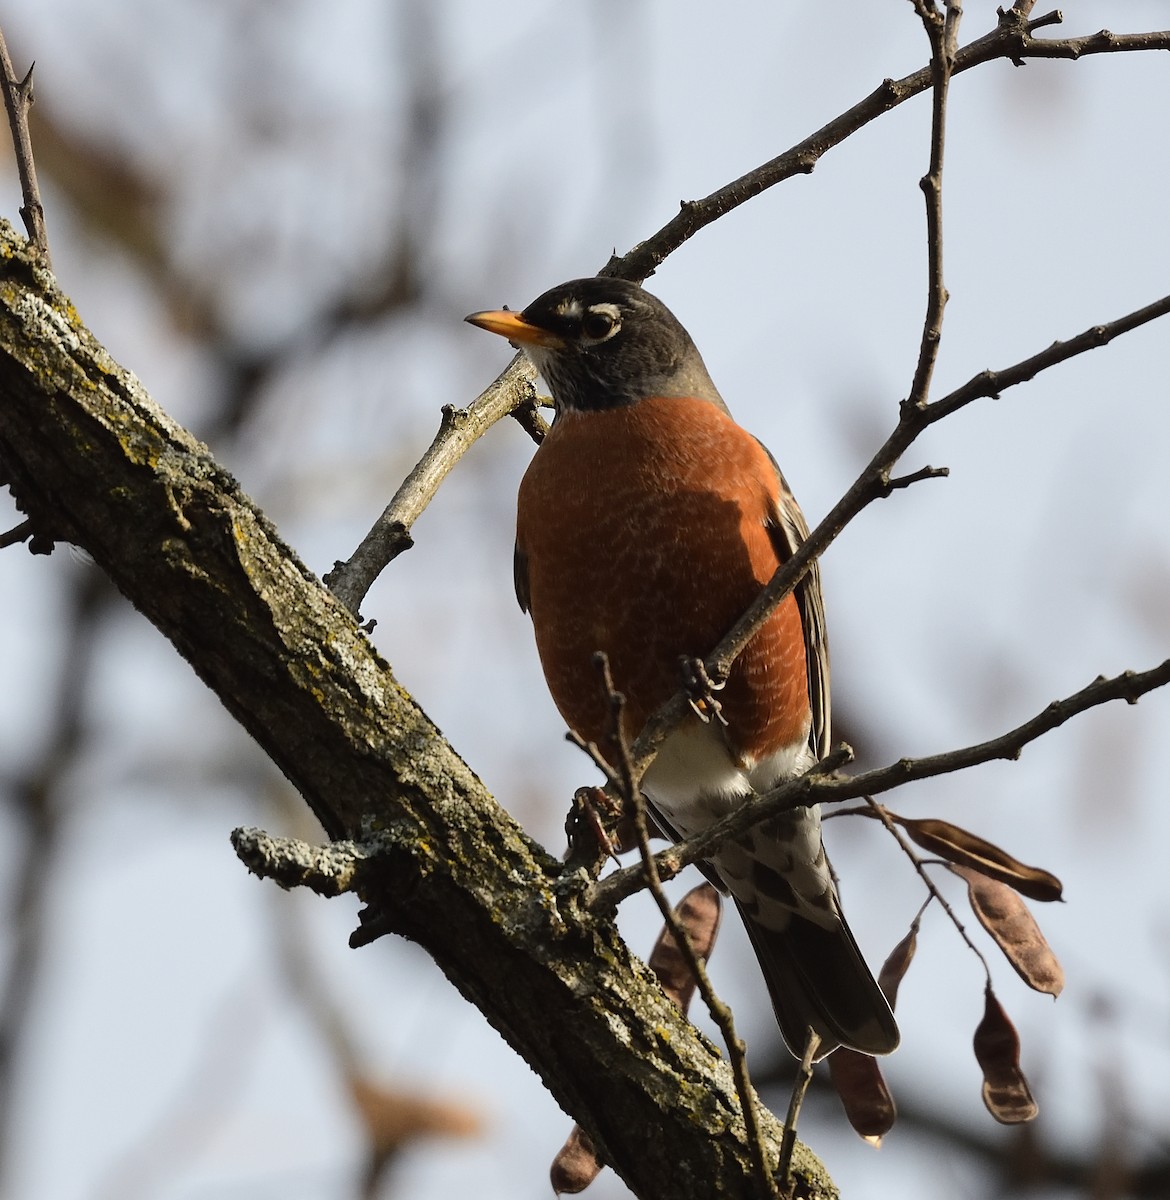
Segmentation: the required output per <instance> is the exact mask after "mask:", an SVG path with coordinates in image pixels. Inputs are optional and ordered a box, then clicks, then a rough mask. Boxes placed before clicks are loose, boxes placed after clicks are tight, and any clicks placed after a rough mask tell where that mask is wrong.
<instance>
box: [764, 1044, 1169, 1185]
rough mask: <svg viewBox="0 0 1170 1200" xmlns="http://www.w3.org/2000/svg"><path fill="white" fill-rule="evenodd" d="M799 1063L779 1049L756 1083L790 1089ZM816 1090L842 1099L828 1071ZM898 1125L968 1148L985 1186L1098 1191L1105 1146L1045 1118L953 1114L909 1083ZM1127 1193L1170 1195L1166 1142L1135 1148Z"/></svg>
mask: <svg viewBox="0 0 1170 1200" xmlns="http://www.w3.org/2000/svg"><path fill="white" fill-rule="evenodd" d="M1086 1040H1087V1041H1088V1042H1090V1043H1092V1042H1093V1041H1094V1040H1095V1038H1094V1033H1093V1032H1089V1033H1087V1034H1086ZM794 1066H795V1064H794V1063H793V1061H792V1059H791V1058H789V1057H788V1056H787V1055H776V1056H775V1057H774V1058H773V1059H772V1060H771V1061H769V1062H766V1063H763V1064H761V1065H759V1066H757V1067H756V1069H755V1071H754V1072H753V1076H754V1078H755V1080H756V1085H757V1086H758V1087H759V1088H760V1089H761V1090H771V1089H775V1090H776V1091H778V1092H785V1091H787V1089H788V1088H790V1087H791V1086H792V1073H793V1069H794ZM812 1091H813V1093H814V1095H815V1098H816V1100H817V1102H818V1105H823V1106H826V1107H828V1106H830V1105H832V1106H833V1107H836V1096H835V1094H834V1090H833V1085H832V1083H831V1082H830V1080H829V1079H828V1077H827V1075H826V1074H824V1073H823V1072H818V1073H817V1074H816V1075H814V1076H813V1084H812ZM1041 1099H1043V1097H1041ZM1106 1104H1108V1100H1107V1098H1106V1097H1104V1096H1102V1107H1103V1108H1104V1107H1105V1105H1106ZM1094 1125H1095V1127H1099V1125H1097V1124H1096V1123H1094ZM898 1130H899V1132H900V1133H901V1134H909V1135H911V1136H913V1135H918V1136H919V1137H921V1138H924V1139H927V1140H928V1141H929V1142H932V1143H936V1144H937V1147H938V1150H939V1151H940V1152H945V1153H946V1155H947V1161H948V1162H953V1161H954V1156H955V1155H957V1154H961V1155H965V1156H966V1157H967V1158H968V1159H970V1160H972V1161H973V1162H975V1163H977V1164H978V1165H979V1166H980V1167H982V1168H983V1169H984V1170H985V1171H987V1172H988V1173H989V1175H990V1176H991V1179H992V1181H993V1182H991V1183H990V1185H989V1186H988V1187H987V1188H986V1189H984V1190H983V1191H982V1192H981V1193H980V1194H984V1195H989V1196H997V1197H1008V1196H1011V1197H1019V1198H1023V1197H1027V1196H1036V1197H1051V1196H1052V1195H1053V1193H1054V1191H1056V1190H1059V1191H1060V1192H1061V1193H1062V1194H1063V1193H1064V1192H1065V1191H1067V1194H1068V1195H1070V1196H1085V1197H1090V1196H1097V1195H1098V1193H1097V1192H1096V1191H1094V1189H1093V1185H1094V1183H1095V1182H1096V1181H1097V1180H1098V1179H1099V1176H1100V1169H1101V1157H1102V1156H1101V1154H1100V1153H1096V1154H1095V1153H1094V1149H1093V1147H1092V1146H1091V1145H1088V1144H1085V1142H1084V1141H1082V1143H1081V1144H1080V1145H1077V1146H1071V1147H1064V1146H1053V1145H1050V1144H1048V1143H1047V1142H1046V1141H1045V1139H1044V1123H1043V1122H1042V1121H1041V1122H1034V1123H1032V1124H1030V1125H1019V1126H1015V1127H1014V1128H1012V1129H1011V1130H1010V1132H1009V1131H1008V1130H1006V1129H1004V1128H1003V1127H1002V1126H991V1125H988V1124H986V1123H983V1124H978V1123H975V1122H972V1121H967V1120H961V1119H952V1118H951V1117H950V1116H948V1114H947V1112H946V1109H945V1108H944V1107H943V1106H940V1105H939V1104H938V1103H937V1102H936V1101H935V1100H934V1098H932V1097H930V1096H926V1095H922V1096H916V1095H914V1094H913V1093H910V1094H908V1093H907V1089H906V1087H905V1085H903V1086H902V1087H901V1088H900V1089H899V1093H898ZM1131 1132H1132V1131H1131ZM973 1194H974V1193H973ZM1124 1195H1125V1196H1127V1197H1130V1198H1131V1200H1165V1197H1166V1196H1170V1156H1168V1155H1167V1154H1166V1152H1165V1150H1160V1151H1153V1152H1150V1153H1148V1154H1147V1156H1146V1157H1145V1158H1137V1157H1136V1155H1135V1154H1134V1152H1133V1151H1132V1150H1131V1153H1130V1157H1129V1159H1128V1160H1127V1162H1126V1166H1125V1191H1124Z"/></svg>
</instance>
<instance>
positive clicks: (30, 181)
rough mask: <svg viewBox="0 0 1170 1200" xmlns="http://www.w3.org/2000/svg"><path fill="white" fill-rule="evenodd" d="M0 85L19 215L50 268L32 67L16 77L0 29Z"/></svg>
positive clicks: (40, 256) (40, 257)
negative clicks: (31, 117) (34, 134)
mask: <svg viewBox="0 0 1170 1200" xmlns="http://www.w3.org/2000/svg"><path fill="white" fill-rule="evenodd" d="M0 86H2V87H3V88H4V107H5V109H6V110H7V112H8V124H9V126H10V127H11V129H12V148H13V149H14V150H15V152H16V169H17V172H18V173H19V175H20V195H21V198H22V200H23V203H22V204H21V206H20V216H21V219H22V220H23V221H24V227H25V229H26V230H27V231H28V238H29V241H30V242H31V243H32V245H33V247H34V248H35V250H36V252H37V257H38V258H39V259H40V260H41V262H42V263H44V265H45V266H46V267H47V268H48V269H49V270H50V271H51V270H52V269H53V262H52V259H51V258H50V257H49V235H48V232H47V231H46V229H45V209H44V206H43V205H42V204H41V191H40V188H39V187H38V186H37V168H36V163H35V162H34V161H33V152H32V138H31V136H30V135H29V132H28V110H29V109H30V108H32V103H33V69H32V67H31V66H30V67H29V69H28V74H27V75H25V77H24V78H23V79H17V78H16V72H15V71H14V70H13V68H12V59H11V58H10V57H9V54H8V43H7V42H5V40H4V32H3V30H0Z"/></svg>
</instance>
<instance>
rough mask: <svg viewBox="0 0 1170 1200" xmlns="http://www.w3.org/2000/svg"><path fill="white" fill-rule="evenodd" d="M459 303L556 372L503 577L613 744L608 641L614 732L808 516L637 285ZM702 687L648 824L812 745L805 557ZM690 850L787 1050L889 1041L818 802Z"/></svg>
mask: <svg viewBox="0 0 1170 1200" xmlns="http://www.w3.org/2000/svg"><path fill="white" fill-rule="evenodd" d="M466 320H467V321H469V322H470V323H471V324H472V325H475V326H478V327H479V328H481V329H485V330H488V331H489V332H492V333H495V334H499V335H501V336H503V337H505V338H507V339H508V340H509V341H510V342H511V343H512V344H513V345H515V346H517V347H519V348H521V349H522V350H523V351H524V352H525V353H526V354H527V356H528V357H529V359H531V361H532V363H533V365H534V367H535V369H536V371H537V372H538V373H539V374H540V376H541V377H542V378H543V379H544V380H545V382H546V383H547V385H548V387H549V390H550V391H551V393H552V400H553V407H554V417H553V421H552V424H551V426H550V428H549V430H548V433H547V435H546V436H545V438H544V440H543V441H542V443H541V444H540V446H539V447H538V448H537V450H536V453H535V455H534V456H533V458H532V460H531V463H530V464H529V466H528V468H527V470H526V472H525V473H524V477H523V479H522V481H521V484H520V489H519V495H518V498H517V507H516V542H515V554H514V579H515V590H516V597H517V599H518V601H519V603H520V607H521V609H523V610H524V611H525V612H526V613H528V615H529V616H530V617H531V620H532V625H533V630H534V633H535V640H536V647H537V652H538V654H539V658H540V662H541V666H542V669H543V672H544V677H545V680H546V683H547V685H548V688H549V691H550V693H551V695H552V699H553V701H554V703H555V704H556V707H557V709H558V710H559V711H560V714H561V716H562V717H563V718H564V720H565V722H566V723H567V725H568V726H569V728H570V729H571V730H573V731H574V732H575V733H576V734H577V735H578V736H579V737H580V738H582V739H583V740H585V741H586V742H593V743H595V744H596V745H597V746H599V747H601V746H604V745H607V744H611V743H612V739H613V729H612V718H611V714H610V707H609V702H608V699H607V697H606V695H605V694H604V691H603V689H602V686H601V684H600V682H599V676H598V671H597V666H596V663H597V658H596V656H597V654H598V653H599V652H600V653H604V654H605V655H606V656H607V658H608V662H609V667H610V671H611V673H612V678H613V684H614V687H615V688H616V689H617V690H618V691H620V692H621V694H622V695H623V696H624V698H625V705H624V709H623V710H622V718H621V719H622V730H621V733H622V735H623V736H625V737H627V738H629V739H630V740H631V741H632V740H633V738H634V737H636V735H637V734H638V733H639V731H640V730H641V728H642V726H643V724H644V723H645V721H646V719H647V718H648V717H649V716H650V715H651V714H652V713H653V712H654V710H655V709H657V708H658V707H659V706H660V705H661V704H662V703H664V702H665V701H666V700H668V699H670V697H671V696H673V695H674V694H675V692H677V691H678V690H679V689H680V686H681V685H682V674H681V668H680V661H681V660H682V659H684V658H687V659H703V658H704V657H706V656H707V655H708V654H710V652H711V651H712V650H713V649H714V648H715V646H716V645H717V644H718V642H719V641H720V639H721V638H722V637H723V636H724V635H725V634H726V633H727V632H728V631H729V630H730V629H731V627H732V626H733V625H734V624H735V622H736V620H737V619H738V618H739V617H740V616H742V615H743V613H744V612H745V611H746V610H747V609H748V607H749V606H750V605H751V603H752V601H753V600H754V599H755V598H756V597H757V596H758V595H759V593H760V591H761V590H762V589H763V587H764V585H765V584H766V583H767V582H768V580H769V579H770V578H771V577H772V575H773V573H774V572H775V571H776V569H777V567H778V566H779V565H780V564H781V563H783V562H784V561H785V560H787V559H788V558H789V557H790V556H791V555H792V554H793V553H794V552H795V551H796V549H797V547H798V546H799V545H800V544H801V543H802V542H803V541H804V540H805V539H806V538H807V537H808V525H807V523H806V521H805V519H804V516H803V515H802V513H801V510H800V508H799V507H798V505H797V503H796V500H795V499H794V498H793V495H792V492H791V490H790V489H789V487H788V484H787V482H786V481H785V479H784V476H783V475H782V474H781V473H780V469H779V467H778V466H777V464H776V460H775V459H774V458H773V457H772V455H771V454H770V453H769V452H768V451H767V450H766V449H765V448H764V446H763V444H762V443H761V442H759V441H758V440H757V439H756V438H755V437H753V436H752V435H751V434H750V433H748V432H747V431H746V430H745V429H743V428H742V427H741V426H740V425H738V424H736V422H735V421H734V420H733V418H732V416H731V413H730V411H729V409H728V407H727V405H726V404H725V403H724V401H723V398H722V397H721V396H720V394H719V392H718V391H717V390H716V387H715V385H714V383H713V382H712V380H711V376H710V374H709V373H708V371H707V368H706V366H705V365H704V362H703V359H702V357H701V355H700V354H699V351H698V349H697V348H696V346H695V344H694V342H693V341H692V340H691V337H690V335H689V334H688V333H687V331H686V329H685V328H684V327H683V325H682V324H681V323H680V322H679V320H678V319H677V318H676V317H675V316H674V314H673V313H672V312H671V311H670V310H669V309H668V308H667V307H666V305H665V304H664V303H663V302H662V301H661V300H659V299H658V298H657V297H655V296H653V295H651V294H650V293H649V292H648V291H646V290H645V289H643V288H642V287H641V286H639V285H638V284H635V283H632V282H628V281H625V280H622V279H618V278H610V277H602V276H597V277H592V278H585V279H575V280H571V281H569V282H568V283H563V284H560V285H559V286H557V287H554V288H552V289H550V290H549V291H547V292H545V293H544V294H543V295H541V296H539V297H538V298H537V299H535V300H534V301H532V303H531V304H529V305H528V306H527V307H525V308H524V309H522V310H521V311H519V312H516V311H512V310H510V309H507V308H504V309H499V310H487V311H482V312H476V313H472V314H471V315H470V316H468V317H467V318H466ZM718 708H719V716H720V719H719V720H711V719H707V720H703V719H701V718H702V715H703V714H702V712H701V706H697V710H696V711H694V712H688V714H687V716H686V718H684V720H683V722H682V723H681V724H680V725H679V726H677V727H676V728H675V730H674V731H673V732H672V733H671V734H670V735H669V736H668V737H667V738H666V740H665V742H664V743H663V745H662V746H661V748H660V749H659V751H658V754H657V756H656V757H655V759H654V761H653V762H652V764H651V765H650V766H649V768H648V769H647V770H646V772H645V774H644V776H643V779H642V782H641V789H642V792H643V794H644V795H645V797H646V799H647V801H648V802H649V805H650V808H651V810H652V812H653V815H654V817H655V820H656V823H657V825H658V826H659V827H660V828H661V829H663V830H664V831H665V832H667V833H669V834H670V835H672V836H674V837H675V838H680V839H681V838H685V837H690V836H692V835H693V834H696V833H698V832H699V831H701V830H703V829H705V828H707V827H708V826H709V825H711V824H712V823H713V822H715V821H717V820H719V819H720V818H721V817H723V816H724V815H725V814H727V813H728V812H730V811H732V810H734V809H736V808H737V807H739V806H740V805H742V804H743V803H745V802H746V801H748V800H750V799H751V798H752V797H753V796H756V795H759V794H760V793H762V792H765V791H767V790H768V789H769V788H772V787H775V786H776V785H778V784H780V783H782V782H784V781H785V780H788V779H792V778H794V777H795V776H797V775H799V774H801V773H803V772H805V771H807V770H808V769H809V768H810V767H812V766H813V765H814V764H815V763H817V762H818V761H819V760H820V759H821V758H823V757H824V755H825V753H826V752H827V750H828V747H829V739H830V697H829V658H828V642H827V640H826V635H825V615H824V604H823V601H822V594H821V582H820V574H819V570H818V567H817V564H816V562H815V561H814V563H813V564H812V566H811V567H810V568H809V570H808V572H807V574H806V575H805V576H804V578H803V580H802V582H801V583H800V584H799V585H798V586H797V588H796V589H795V591H794V592H792V593H791V594H790V595H789V596H788V597H786V598H785V599H784V600H783V601H782V602H781V603H780V605H779V606H778V607H777V608H776V609H775V610H774V611H773V613H772V614H771V616H770V617H769V618H768V620H767V621H766V622H765V623H764V625H763V626H762V627H761V628H760V630H759V632H758V633H756V635H755V636H754V637H753V638H752V640H751V641H750V642H749V643H748V644H747V646H746V648H745V649H744V650H743V652H742V653H741V654H740V655H739V657H738V658H737V659H736V660H735V662H734V664H733V666H732V668H731V671H730V674H729V675H728V677H727V679H726V681H725V683H724V684H723V686H722V689H721V690H720V692H719V693H718ZM611 748H612V746H611ZM706 867H707V869H708V871H709V873H711V874H713V875H714V877H715V881H716V882H717V883H718V884H719V885H720V886H721V888H722V890H724V891H725V892H730V894H731V897H732V898H733V900H734V902H735V904H736V906H737V908H738V909H739V912H740V914H741V916H742V918H743V921H744V924H745V925H746V927H747V932H748V935H749V938H750V940H751V943H752V946H753V948H754V950H755V953H756V956H757V958H758V959H759V962H760V966H761V969H762V972H763V975H764V979H765V982H766V984H767V988H768V992H769V995H770V997H771V1001H772V1007H773V1009H774V1010H775V1014H776V1018H777V1022H778V1024H779V1027H780V1031H781V1034H782V1035H783V1038H784V1041H785V1043H786V1044H787V1046H788V1048H789V1050H790V1051H791V1052H792V1053H793V1054H794V1055H795V1056H796V1057H797V1058H805V1057H807V1058H809V1059H810V1060H812V1061H816V1060H819V1059H821V1058H823V1057H825V1056H826V1055H828V1054H829V1053H831V1052H832V1051H833V1050H834V1049H836V1048H837V1047H839V1046H845V1047H849V1048H851V1049H852V1050H856V1051H859V1052H861V1053H863V1054H868V1055H880V1054H888V1053H890V1052H891V1051H893V1050H894V1049H895V1048H896V1046H897V1044H898V1038H899V1034H898V1027H897V1025H896V1023H895V1021H894V1017H893V1014H892V1012H891V1010H890V1007H889V1005H888V1004H887V1002H886V999H885V997H884V996H883V994H882V991H881V989H880V987H879V986H878V984H877V982H876V981H875V980H874V977H873V975H872V973H871V972H870V970H869V968H868V966H867V965H866V963H865V960H864V959H863V957H862V955H861V952H860V950H859V949H858V946H857V943H856V941H855V940H854V937H853V934H852V933H851V932H850V929H849V926H848V925H847V924H846V921H845V917H844V915H843V914H842V911H841V905H840V901H839V899H838V895H837V890H836V886H835V884H834V880H833V875H832V872H831V870H830V867H829V863H828V859H827V858H826V856H825V850H824V846H823V844H822V841H821V824H820V813H819V811H818V809H817V808H816V807H805V808H797V809H794V810H792V811H790V812H786V813H784V814H782V815H780V816H778V817H775V818H772V819H771V820H769V821H768V822H767V823H765V824H763V825H760V826H757V827H755V828H754V829H752V830H751V831H750V832H749V833H746V834H744V835H743V836H741V837H738V838H736V839H734V840H733V841H730V842H728V843H726V844H724V845H723V846H722V847H721V848H720V849H719V850H718V851H716V853H715V854H714V855H713V856H712V857H711V859H710V860H709V862H708V863H707V864H706ZM812 1035H815V1037H816V1039H817V1040H816V1041H814V1040H813V1036H812Z"/></svg>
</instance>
